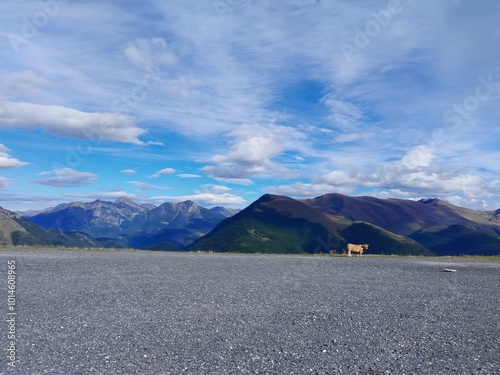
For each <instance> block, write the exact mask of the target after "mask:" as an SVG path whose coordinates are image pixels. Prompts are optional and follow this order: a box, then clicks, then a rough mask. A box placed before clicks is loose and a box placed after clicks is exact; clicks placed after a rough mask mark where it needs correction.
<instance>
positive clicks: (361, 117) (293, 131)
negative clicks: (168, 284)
mask: <svg viewBox="0 0 500 375" xmlns="http://www.w3.org/2000/svg"><path fill="white" fill-rule="evenodd" d="M499 14H500V2H498V1H497V0H485V1H481V2H474V1H470V0H443V1H431V0H419V1H412V0H389V1H378V0H370V1H365V0H351V1H347V0H335V1H334V0H281V1H274V0H273V1H272V0H182V1H181V0H169V1H162V0H145V1H125V0H109V1H95V0H86V1H79V0H36V1H27V0H16V1H2V2H1V3H0V206H2V207H4V208H7V209H9V210H29V209H44V208H47V207H52V206H55V205H57V204H60V203H65V202H73V201H81V202H88V201H93V200H96V199H102V200H115V199H117V198H118V197H121V196H126V197H128V198H130V199H132V200H134V201H135V202H138V203H152V204H155V205H159V204H162V203H164V202H178V201H183V200H187V199H191V200H193V201H195V202H196V203H198V204H200V205H202V206H205V207H213V206H226V207H234V208H243V207H245V206H247V205H249V204H250V203H252V202H253V201H254V200H256V199H258V198H259V197H260V196H261V195H262V194H265V193H272V194H282V195H287V196H290V197H293V198H306V197H308V198H310V197H316V196H319V195H322V194H326V193H334V192H336V193H342V194H347V195H353V196H360V195H370V196H375V197H379V198H401V199H421V198H434V197H437V198H440V199H444V200H447V201H449V202H451V203H453V204H456V205H460V206H464V207H469V208H473V209H481V210H496V209H498V208H500V163H499V160H500V144H499V139H500V126H499V125H500V124H499V122H500V48H499V47H500V27H499V26H498V15H499Z"/></svg>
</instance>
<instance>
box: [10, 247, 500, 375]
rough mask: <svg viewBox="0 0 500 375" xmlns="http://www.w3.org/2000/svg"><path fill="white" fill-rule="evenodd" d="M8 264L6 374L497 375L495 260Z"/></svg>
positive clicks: (181, 258)
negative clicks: (11, 290)
mask: <svg viewBox="0 0 500 375" xmlns="http://www.w3.org/2000/svg"><path fill="white" fill-rule="evenodd" d="M0 260H1V263H2V265H1V273H0V277H1V278H2V280H1V283H0V285H2V289H3V290H4V292H2V293H1V295H2V296H3V297H2V299H3V301H2V300H0V304H1V306H2V307H1V310H0V311H2V315H3V318H2V320H4V321H6V320H7V319H8V318H9V317H10V315H8V310H7V305H8V304H7V262H8V261H9V260H15V261H16V276H17V278H16V306H15V308H16V312H17V313H18V314H17V315H16V325H15V330H16V331H15V334H16V342H15V344H16V358H17V359H16V365H17V367H16V368H15V369H14V370H12V371H11V370H10V367H9V365H8V362H9V360H8V359H7V358H6V355H5V353H2V358H1V360H0V374H23V375H26V374H29V375H35V374H64V375H69V374H75V375H76V374H82V375H87V374H126V375H133V374H154V375H166V374H356V375H360V374H363V375H375V374H379V375H381V374H396V375H403V374H418V375H425V374H430V375H437V374H453V375H457V374H488V375H492V374H500V324H499V319H500V316H499V311H500V291H499V288H498V287H499V285H500V262H498V261H497V262H495V261H477V260H476V261H473V260H456V259H439V258H420V257H416V258H397V257H389V258H381V257H367V256H366V257H362V258H359V257H353V258H348V257H329V256H273V255H234V254H233V255H226V254H196V253H166V252H142V251H137V252H133V251H115V252H104V251H54V250H51V251H2V252H0ZM444 268H453V269H456V270H457V271H456V272H443V269H444ZM8 329H9V325H8V324H7V323H5V322H4V324H2V325H1V327H0V343H1V346H2V348H3V349H6V348H7V347H8V345H9V340H8V338H7V336H8V332H7V330H8ZM6 352H7V353H8V351H6Z"/></svg>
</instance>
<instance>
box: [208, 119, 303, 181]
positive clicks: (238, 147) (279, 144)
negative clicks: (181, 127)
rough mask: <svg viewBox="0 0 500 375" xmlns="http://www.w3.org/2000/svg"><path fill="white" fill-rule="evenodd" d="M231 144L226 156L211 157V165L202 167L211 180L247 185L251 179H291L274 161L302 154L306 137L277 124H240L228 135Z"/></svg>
mask: <svg viewBox="0 0 500 375" xmlns="http://www.w3.org/2000/svg"><path fill="white" fill-rule="evenodd" d="M229 136H230V137H232V138H233V141H232V142H231V143H232V145H231V147H230V148H229V150H228V152H227V154H226V155H214V156H212V158H211V160H210V161H211V162H213V163H214V164H212V165H207V166H205V167H203V168H202V170H203V171H205V172H207V173H208V174H209V176H210V177H212V178H214V179H216V180H219V181H225V182H233V183H237V184H243V185H249V184H251V183H252V178H253V177H260V178H271V177H272V176H280V177H281V178H287V176H288V177H291V176H292V175H293V174H294V173H293V171H291V170H289V169H287V168H285V167H284V166H283V165H281V164H279V163H277V162H275V161H274V160H273V159H275V158H276V157H278V156H279V155H281V154H282V153H283V152H285V151H303V150H304V149H305V146H304V141H305V139H304V138H305V137H304V135H303V134H302V133H300V132H299V131H297V130H296V129H293V128H289V127H285V126H277V125H268V126H262V125H242V126H240V127H238V128H237V129H236V130H234V131H232V132H231V133H230V134H229Z"/></svg>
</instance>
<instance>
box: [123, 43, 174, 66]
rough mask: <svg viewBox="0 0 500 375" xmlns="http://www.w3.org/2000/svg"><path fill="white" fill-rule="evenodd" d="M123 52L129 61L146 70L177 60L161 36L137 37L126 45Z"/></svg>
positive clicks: (170, 63)
mask: <svg viewBox="0 0 500 375" xmlns="http://www.w3.org/2000/svg"><path fill="white" fill-rule="evenodd" d="M124 53H125V56H127V58H128V59H129V60H130V62H132V63H133V64H135V65H137V66H138V67H140V68H143V69H146V70H152V69H156V68H158V67H160V66H162V65H167V66H168V65H172V64H174V63H175V62H176V61H177V57H176V56H175V54H174V53H172V52H171V51H170V50H169V48H168V45H167V42H166V41H165V39H163V38H149V39H143V38H137V39H135V40H134V42H133V43H130V44H129V45H128V46H127V48H126V49H125V51H124Z"/></svg>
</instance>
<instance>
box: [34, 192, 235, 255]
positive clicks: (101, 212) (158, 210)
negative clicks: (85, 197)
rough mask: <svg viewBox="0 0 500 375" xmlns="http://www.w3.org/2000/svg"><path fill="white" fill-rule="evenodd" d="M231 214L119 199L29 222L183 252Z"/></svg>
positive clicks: (66, 208)
mask: <svg viewBox="0 0 500 375" xmlns="http://www.w3.org/2000/svg"><path fill="white" fill-rule="evenodd" d="M235 212H237V211H234V210H231V209H226V208H223V207H214V208H212V209H206V208H203V207H201V206H198V205H197V204H196V203H194V202H192V201H189V200H188V201H184V202H180V203H170V202H167V203H164V204H162V205H160V206H158V207H157V206H154V205H146V204H143V205H139V204H137V203H134V202H133V201H131V200H130V199H128V198H125V197H122V198H119V199H117V200H116V201H114V202H109V201H102V200H96V201H94V202H89V203H81V202H73V203H69V204H61V205H59V206H57V207H54V208H51V209H48V210H45V211H43V212H40V213H37V214H36V215H34V216H31V217H29V220H30V221H31V222H33V223H35V224H38V225H40V226H42V227H44V228H47V229H53V230H60V231H65V232H73V231H78V232H84V233H86V234H88V235H90V236H92V237H94V238H98V239H103V238H108V239H112V240H113V241H115V242H116V243H118V244H119V245H121V246H125V247H134V248H144V249H160V250H183V248H184V247H185V246H187V245H189V244H190V243H191V242H193V241H194V240H196V239H198V238H199V237H201V236H203V235H204V234H206V233H208V232H209V231H210V230H211V229H213V228H214V227H215V225H216V224H218V223H219V222H221V221H222V220H224V219H225V218H227V217H228V216H231V215H233V214H234V213H235Z"/></svg>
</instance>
